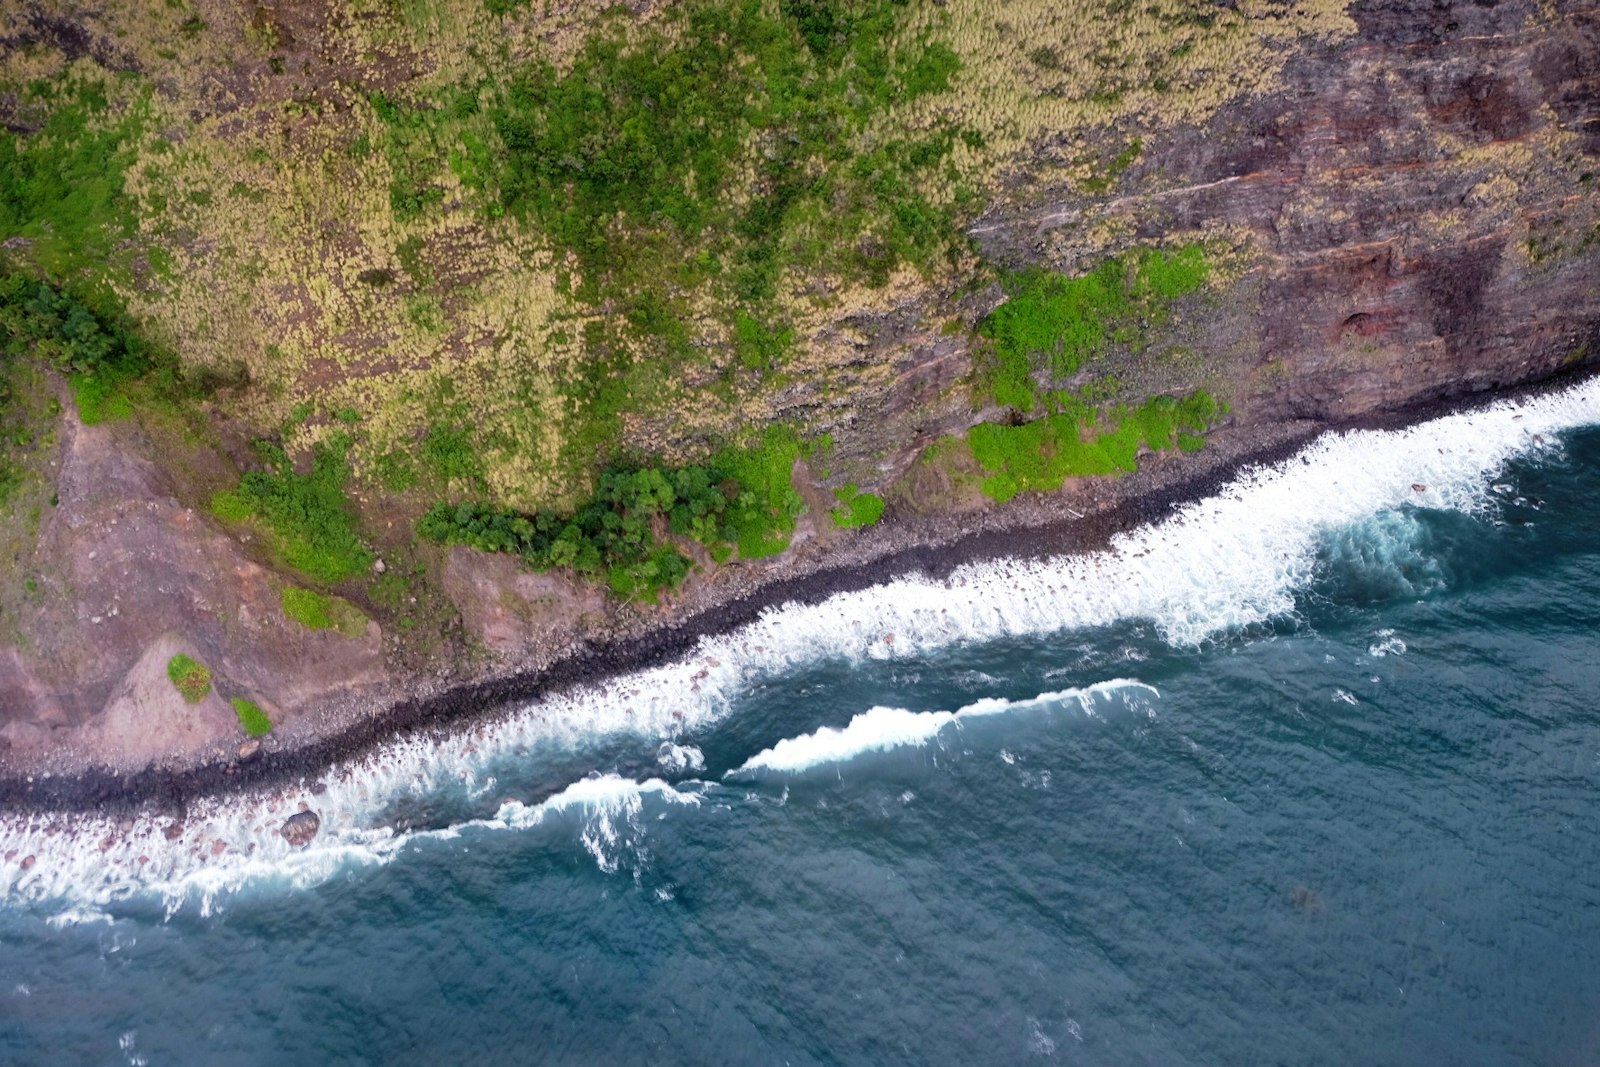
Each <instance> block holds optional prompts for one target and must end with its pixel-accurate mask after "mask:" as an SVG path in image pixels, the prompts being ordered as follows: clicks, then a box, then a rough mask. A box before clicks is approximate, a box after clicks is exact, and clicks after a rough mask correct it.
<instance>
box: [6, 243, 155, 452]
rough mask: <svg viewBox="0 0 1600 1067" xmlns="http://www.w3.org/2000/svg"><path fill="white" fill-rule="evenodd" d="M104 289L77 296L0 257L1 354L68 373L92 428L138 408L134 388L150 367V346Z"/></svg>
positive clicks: (85, 418) (82, 412)
mask: <svg viewBox="0 0 1600 1067" xmlns="http://www.w3.org/2000/svg"><path fill="white" fill-rule="evenodd" d="M114 305H115V298H114V297H111V296H109V295H107V294H106V293H105V292H101V291H94V292H93V293H92V299H91V298H90V294H88V293H77V292H72V291H69V290H67V289H63V288H60V287H57V286H55V285H52V284H51V283H50V282H48V281H45V280H44V279H42V278H37V277H34V276H33V275H31V274H29V273H27V272H25V271H23V270H21V269H19V268H16V267H14V266H12V265H11V264H9V263H8V262H7V261H6V260H5V259H4V258H3V257H0V353H3V354H4V355H5V356H6V357H8V358H10V359H19V358H36V359H42V360H44V361H45V362H47V363H49V364H50V365H51V366H53V367H55V368H56V369H57V370H59V371H61V372H63V373H64V374H66V375H68V378H69V380H70V381H71V383H72V395H73V400H74V401H75V402H76V404H77V407H78V414H79V416H80V417H81V418H82V419H83V421H84V422H85V423H88V424H90V425H93V424H95V423H99V422H104V421H105V420H107V419H111V418H123V417H126V416H127V415H128V414H130V413H131V411H132V407H131V405H130V404H129V401H128V399H127V396H126V394H125V392H124V390H125V388H126V387H127V385H128V384H129V383H130V382H132V381H133V380H134V379H136V378H138V377H139V376H140V375H142V374H144V373H145V372H146V371H148V370H149V369H151V367H152V366H153V364H154V362H155V359H154V354H153V353H152V351H151V349H150V348H149V347H148V346H147V345H146V344H145V342H144V341H143V340H142V338H141V337H140V336H139V334H138V332H137V331H135V330H134V329H133V327H132V325H131V324H130V323H129V322H128V321H127V319H126V316H125V315H123V314H122V313H121V311H120V308H117V307H115V306H114Z"/></svg>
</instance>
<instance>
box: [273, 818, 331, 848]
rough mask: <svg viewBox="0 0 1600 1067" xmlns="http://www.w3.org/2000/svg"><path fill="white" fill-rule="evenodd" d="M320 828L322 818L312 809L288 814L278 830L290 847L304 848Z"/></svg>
mask: <svg viewBox="0 0 1600 1067" xmlns="http://www.w3.org/2000/svg"><path fill="white" fill-rule="evenodd" d="M320 829H322V819H321V818H320V817H319V816H318V815H317V813H316V812H314V811H301V812H296V813H295V814H293V815H291V816H289V817H288V818H287V819H285V820H284V822H283V827H282V829H280V830H279V831H278V832H279V833H281V834H282V835H283V839H284V840H285V841H287V842H289V847H291V848H305V847H306V846H307V845H309V844H311V839H312V838H314V837H316V836H317V831H318V830H320Z"/></svg>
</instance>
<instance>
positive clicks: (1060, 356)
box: [978, 244, 1210, 412]
mask: <svg viewBox="0 0 1600 1067" xmlns="http://www.w3.org/2000/svg"><path fill="white" fill-rule="evenodd" d="M1209 273H1210V267H1209V264H1208V263H1207V261H1206V257H1205V250H1204V249H1203V248H1202V247H1201V246H1200V245H1198V244H1196V245H1189V246H1187V247H1184V248H1181V249H1178V250H1176V251H1172V252H1167V251H1163V250H1161V249H1144V250H1142V251H1139V252H1137V253H1129V254H1128V255H1125V256H1121V257H1118V258H1115V259H1108V260H1106V261H1104V262H1103V263H1100V264H1099V265H1098V266H1096V267H1095V268H1094V269H1093V270H1091V271H1089V272H1087V273H1086V274H1082V275H1080V276H1078V277H1067V276H1066V275H1062V274H1056V273H1054V272H1052V271H1048V270H1044V269H1039V268H1035V269H1032V270H1028V271H1023V272H1021V273H1017V274H1012V275H1009V276H1008V277H1007V278H1005V279H1004V285H1005V289H1006V292H1007V294H1008V295H1009V299H1008V300H1007V301H1006V302H1005V303H1004V304H1001V305H1000V306H999V307H997V308H995V309H994V311H992V312H990V313H989V315H988V316H987V317H986V318H985V319H984V320H983V321H982V322H981V323H979V325H978V331H979V333H980V334H982V335H983V336H985V337H987V338H989V340H990V341H991V342H992V353H991V354H990V356H989V359H988V365H987V367H986V368H985V370H984V372H983V375H982V385H983V386H984V387H985V389H986V391H987V393H988V394H989V395H990V396H991V397H993V399H994V401H995V402H996V403H998V404H1002V405H1005V406H1006V407H1011V408H1015V409H1017V410H1018V411H1022V412H1031V411H1033V410H1035V409H1036V408H1037V407H1038V404H1039V396H1038V387H1037V384H1036V375H1038V374H1041V373H1044V374H1048V375H1050V376H1053V377H1056V378H1065V377H1068V376H1069V375H1071V374H1073V373H1074V372H1075V371H1077V370H1078V368H1079V367H1081V366H1082V365H1083V364H1084V362H1085V361H1087V360H1088V359H1090V358H1091V357H1093V356H1096V355H1099V354H1101V353H1103V352H1105V351H1106V350H1107V349H1108V348H1109V347H1110V346H1111V345H1112V344H1113V343H1123V344H1134V345H1137V344H1138V343H1139V341H1140V340H1141V339H1142V336H1143V334H1144V332H1145V330H1146V329H1147V328H1148V325H1152V324H1157V323H1160V322H1162V321H1165V319H1166V316H1167V313H1168V312H1167V305H1168V304H1170V302H1171V301H1173V300H1175V299H1176V298H1178V297H1180V296H1183V295H1185V294H1187V293H1191V292H1193V291H1194V290H1196V289H1198V288H1199V287H1200V286H1201V285H1203V284H1204V283H1205V281H1206V278H1207V277H1208V276H1209Z"/></svg>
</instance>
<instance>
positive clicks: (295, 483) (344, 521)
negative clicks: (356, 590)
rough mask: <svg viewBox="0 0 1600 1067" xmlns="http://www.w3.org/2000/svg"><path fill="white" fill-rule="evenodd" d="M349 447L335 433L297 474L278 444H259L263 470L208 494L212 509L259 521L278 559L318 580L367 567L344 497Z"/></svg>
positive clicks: (329, 579) (225, 516)
mask: <svg viewBox="0 0 1600 1067" xmlns="http://www.w3.org/2000/svg"><path fill="white" fill-rule="evenodd" d="M349 445H350V442H349V439H348V438H347V437H344V436H342V435H334V436H333V437H332V438H330V439H329V440H328V442H327V443H325V444H319V445H317V446H316V448H314V449H313V450H312V457H311V470H310V471H309V472H308V473H306V474H297V473H296V472H295V470H294V467H293V465H292V464H291V463H290V462H289V457H288V455H287V454H285V453H284V451H283V449H282V448H281V447H279V446H278V445H275V444H272V443H270V442H258V444H257V448H258V451H259V452H260V453H261V455H262V458H263V459H264V460H265V461H266V464H267V469H266V470H261V471H251V472H250V473H248V474H246V475H245V476H244V478H243V479H242V480H241V481H240V483H239V487H238V488H237V489H227V490H223V491H221V492H219V493H217V494H216V495H215V496H213V497H212V498H211V512H212V514H214V515H216V516H217V517H218V518H220V519H224V520H228V521H239V520H241V519H246V518H254V519H258V520H260V521H261V523H262V524H263V525H264V526H265V527H266V528H267V529H268V530H269V531H270V532H271V534H272V541H273V547H274V550H275V551H276V553H277V555H278V557H279V558H280V559H281V560H282V562H283V563H284V564H286V565H288V566H289V567H292V568H294V569H295V570H297V571H299V572H301V573H302V574H305V575H307V576H309V577H311V578H313V579H316V580H317V581H322V582H337V581H341V580H343V579H345V578H349V577H353V576H354V575H357V574H360V573H362V572H364V571H365V570H366V569H367V568H368V567H370V566H371V565H372V553H371V552H370V551H368V550H367V547H366V546H365V545H364V544H362V542H361V537H360V535H359V534H358V532H357V530H356V521H355V516H354V514H353V513H352V511H351V509H350V505H349V502H348V501H347V500H346V498H345V493H344V484H345V481H346V479H347V478H348V477H349V466H348V464H347V463H346V460H345V454H346V452H347V451H348V449H349Z"/></svg>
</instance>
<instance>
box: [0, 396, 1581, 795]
mask: <svg viewBox="0 0 1600 1067" xmlns="http://www.w3.org/2000/svg"><path fill="white" fill-rule="evenodd" d="M1595 373H1597V371H1596V369H1595V368H1584V367H1574V368H1571V369H1565V370H1558V371H1557V372H1555V373H1554V374H1551V375H1549V376H1547V377H1545V378H1542V379H1539V380H1536V381H1530V382H1523V383H1519V384H1516V385H1513V386H1509V387H1504V388H1496V389H1489V390H1483V391H1479V392H1474V393H1466V394H1461V395H1455V396H1441V397H1436V398H1432V399H1428V400H1421V401H1414V402H1410V403H1406V404H1403V405H1400V406H1399V407H1396V408H1394V409H1392V410H1389V411H1384V412H1380V413H1377V414H1371V415H1366V416H1362V417H1359V418H1355V419H1349V420H1341V421H1337V422H1335V421H1325V422H1319V421H1314V420H1304V421H1298V422H1290V421H1278V422H1265V423H1259V424H1245V425H1241V426H1230V427H1225V428H1224V429H1223V430H1221V431H1220V432H1219V433H1218V434H1217V435H1216V436H1217V437H1219V438H1222V440H1220V441H1219V442H1218V444H1217V446H1215V450H1214V451H1213V450H1210V449H1208V451H1207V452H1203V453H1200V454H1199V455H1198V456H1190V457H1175V458H1172V459H1167V460H1166V461H1165V462H1160V461H1158V462H1154V463H1150V464H1149V466H1148V468H1141V470H1140V471H1139V472H1137V473H1136V474H1133V475H1129V476H1127V477H1125V478H1122V479H1118V480H1116V481H1113V482H1107V483H1105V484H1103V485H1099V484H1097V485H1096V486H1095V489H1096V493H1095V499H1094V500H1093V501H1092V503H1091V506H1090V508H1089V509H1088V510H1087V511H1086V512H1084V513H1082V514H1076V513H1074V512H1073V509H1071V508H1069V507H1067V506H1066V499H1067V498H1066V497H1065V496H1064V495H1063V494H1056V495H1053V496H1050V497H1038V496H1035V497H1034V498H1033V499H1031V500H1029V501H1027V502H1025V503H1024V504H1023V505H1022V506H1020V507H1017V508H1012V509H1008V510H1004V511H1001V512H998V513H996V512H989V513H987V514H984V515H981V516H978V517H975V519H974V521H976V522H979V523H981V524H982V525H980V526H979V527H978V528H977V529H969V530H965V531H962V530H957V531H956V532H955V533H954V535H953V536H945V537H943V538H942V539H941V538H940V536H939V532H940V531H939V526H940V525H948V524H949V523H950V521H951V520H950V519H949V517H941V518H942V519H943V522H942V523H941V522H939V521H928V520H924V521H923V523H922V524H921V526H922V528H920V529H919V528H918V525H917V523H916V522H915V521H913V522H912V523H907V524H905V525H904V526H903V527H901V528H900V529H894V528H890V529H888V530H886V531H884V533H883V534H882V535H881V540H880V543H879V544H877V545H874V544H872V543H871V542H870V541H869V542H866V543H864V544H863V543H860V542H858V543H857V544H856V545H854V546H851V547H852V548H854V549H855V550H856V554H857V557H858V558H856V559H848V558H847V559H845V560H843V561H841V562H827V561H826V559H825V558H824V559H814V560H810V561H806V562H805V563H801V564H798V565H797V566H795V567H792V568H790V571H791V572H790V573H786V574H778V575H775V576H772V577H770V578H763V577H761V576H760V575H756V574H748V575H744V576H741V577H743V579H744V580H743V582H741V583H740V586H739V587H738V588H736V589H735V590H733V591H732V593H731V595H729V596H727V597H726V598H725V599H722V600H720V601H718V600H713V601H712V602H711V603H710V604H709V605H707V606H704V607H701V608H699V609H698V610H694V611H692V613H691V614H688V615H685V616H684V617H682V618H678V619H674V620H671V621H669V622H665V623H660V624H656V625H652V626H646V627H644V628H642V629H640V630H635V631H633V632H624V633H620V634H616V635H614V636H611V637H608V638H605V639H602V640H597V641H595V640H591V641H585V642H583V643H582V645H581V647H580V648H579V649H578V650H577V651H575V652H571V653H568V654H566V655H563V656H560V657H558V658H557V659H555V660H554V661H553V662H551V663H549V664H547V665H545V666H542V667H536V668H531V669H512V670H509V671H503V672H502V673H500V674H491V675H488V676H486V677H481V678H479V679H476V680H472V681H466V682H461V683H456V684H451V683H448V682H447V683H445V684H443V685H441V686H440V687H439V688H438V689H437V690H435V691H433V692H422V693H419V694H418V695H416V696H414V697H410V698H407V699H402V700H399V701H394V702H390V703H388V704H387V706H386V707H385V708H383V709H381V710H379V709H376V708H375V709H374V710H373V711H372V712H370V713H369V714H366V715H364V716H362V717H359V718H352V719H351V720H350V721H348V722H347V723H346V724H344V725H342V726H341V727H340V728H338V729H335V730H334V731H332V732H330V733H328V734H326V735H324V736H322V737H318V738H315V739H312V740H310V741H307V742H304V743H297V744H293V745H292V746H290V747H285V748H283V749H279V750H271V751H264V752H261V753H259V754H257V755H256V756H254V757H252V758H250V759H247V760H239V759H236V758H233V759H225V760H217V761H211V762H203V763H198V764H195V765H193V766H189V767H184V768H181V769H173V768H170V767H169V768H154V767H146V768H145V769H143V770H140V771H136V772H131V773H127V772H118V771H113V770H110V769H94V768H91V769H89V770H87V771H83V772H78V773H66V774H57V773H49V772H40V773H37V774H33V775H29V774H27V773H26V772H21V771H18V772H8V773H0V808H4V809H6V810H10V811H31V812H52V813H62V814H67V813H84V812H101V813H105V812H117V813H126V812H131V811H134V810H138V809H144V808H151V807H154V808H156V809H159V810H177V811H182V810H184V808H185V806H186V804H187V802H188V801H190V800H192V799H197V798H200V797H203V796H214V795H226V794H237V793H243V792H247V791H250V790H258V789H265V788H270V787H272V786H274V785H276V784H280V783H286V782H291V781H296V780H299V781H306V780H309V779H312V778H315V777H317V776H318V775H321V774H322V773H324V772H325V771H327V770H328V769H329V768H330V767H333V766H336V765H337V764H339V763H343V762H348V761H352V760H355V759H359V758H361V757H363V756H365V755H367V754H368V753H370V752H372V751H374V750H376V749H378V748H380V747H381V746H382V745H384V744H386V743H388V742H390V741H392V740H395V739H397V738H401V737H416V736H428V735H430V734H434V735H437V734H439V733H444V732H453V731H455V730H459V729H462V728H464V727H466V726H467V725H469V724H471V723H473V722H475V721H483V720H489V719H494V718H496V717H498V716H501V715H505V714H508V713H510V712H511V711H513V710H514V709H515V708H516V707H517V706H519V705H522V704H525V703H527V702H529V701H531V700H534V699H538V698H541V697H545V696H548V695H552V694H555V693H559V692H562V691H566V690H570V689H574V688H579V687H583V686H588V685H594V684H598V683H601V682H604V681H607V680H609V679H612V678H616V677H618V676H622V675H625V674H628V673H632V672H634V671H638V670H642V669H646V668H649V667H652V666H655V665H657V664H660V663H664V662H667V661H670V660H672V659H674V658H677V657H678V656H681V655H683V654H684V653H686V652H688V651H689V650H691V649H692V648H693V647H694V645H695V644H696V643H697V642H698V641H699V640H700V639H701V638H703V637H708V636H713V635H717V634H723V633H728V632H731V631H734V630H737V629H738V628H739V627H740V626H742V625H745V624H747V623H749V622H750V621H752V620H753V619H755V618H757V617H758V616H759V615H760V614H761V613H762V612H764V611H766V610H768V609H771V608H774V607H778V606H780V605H783V604H786V603H802V604H814V603H817V602H820V601H822V600H824V599H826V598H827V597H829V596H832V595H834V594H837V593H844V592H853V591H858V590H861V589H865V588H869V587H871V586H874V585H878V584H881V583H884V582H887V581H890V580H892V579H894V578H897V577H901V576H905V575H912V574H920V575H924V576H927V577H930V578H934V579H940V578H944V577H947V576H948V575H949V574H950V573H951V572H952V571H954V570H955V569H957V568H959V567H961V566H964V565H967V564H971V563H976V562H981V561H983V560H990V559H1002V558H1039V557H1044V556H1058V555H1065V554H1074V553H1083V552H1090V551H1095V550H1098V549H1102V548H1104V547H1106V546H1107V545H1108V544H1109V542H1110V540H1111V539H1112V537H1113V536H1114V535H1116V534H1117V533H1119V532H1122V531H1125V530H1129V529H1133V528H1136V527H1139V526H1142V525H1146V524H1149V523H1152V522H1156V521H1159V520H1160V519H1162V518H1164V517H1165V516H1167V515H1168V514H1170V513H1171V512H1172V511H1173V510H1174V509H1176V508H1178V507H1180V506H1182V505H1184V504H1187V503H1190V502H1192V501H1195V500H1199V499H1203V498H1205V497H1207V496H1211V495H1214V494H1215V493H1216V492H1217V491H1218V490H1220V489H1221V488H1222V487H1223V486H1224V485H1226V484H1227V483H1228V482H1230V481H1232V480H1233V479H1234V478H1236V477H1237V475H1238V474H1239V473H1240V472H1241V471H1243V470H1245V469H1247V468H1251V467H1259V466H1269V465H1272V464H1275V463H1280V462H1282V461H1284V460H1285V459H1287V458H1289V457H1290V456H1292V455H1294V454H1295V453H1297V452H1299V451H1300V450H1302V449H1303V448H1305V447H1306V446H1307V445H1308V444H1310V443H1311V442H1312V441H1314V440H1316V439H1317V438H1319V437H1322V436H1323V435H1325V434H1330V433H1341V432H1348V431H1355V430H1393V429H1399V428H1403V427H1406V426H1411V425H1415V424H1417V423H1421V422H1426V421H1428V420H1429V419H1432V418H1437V417H1440V416H1442V415H1446V414H1451V413H1455V412H1465V411H1472V410H1477V409H1481V408H1484V407H1487V406H1489V405H1491V404H1494V403H1497V402H1501V401H1507V400H1516V399H1518V398H1523V397H1530V396H1537V395H1541V394H1544V393H1547V392H1551V391H1554V390H1557V389H1560V388H1562V387H1564V386H1568V385H1572V384H1575V383H1576V382H1578V381H1581V380H1583V379H1585V378H1587V377H1590V376H1592V375H1594V374H1595ZM1195 459H1199V460H1201V462H1200V463H1198V464H1197V463H1195V462H1194V460H1195ZM907 538H909V540H906V539H907ZM897 542H903V543H897ZM846 551H849V549H846ZM836 554H837V553H829V554H828V555H830V556H832V555H836Z"/></svg>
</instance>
